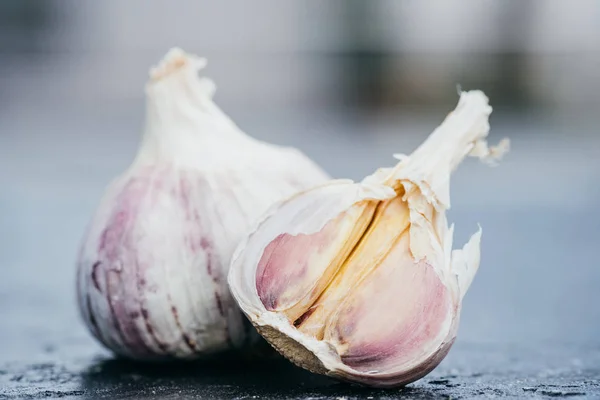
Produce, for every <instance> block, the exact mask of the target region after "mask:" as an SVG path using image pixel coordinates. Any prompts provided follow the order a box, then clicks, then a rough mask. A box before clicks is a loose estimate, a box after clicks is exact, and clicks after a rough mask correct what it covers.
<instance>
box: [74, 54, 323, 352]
mask: <svg viewBox="0 0 600 400" xmlns="http://www.w3.org/2000/svg"><path fill="white" fill-rule="evenodd" d="M205 65H206V61H205V60H204V59H202V58H198V57H196V56H193V55H190V54H186V53H184V52H183V51H182V50H180V49H172V50H171V51H169V52H168V54H167V55H166V56H165V58H164V59H163V60H162V62H161V63H160V64H159V65H158V66H157V67H155V68H153V69H152V70H151V71H150V80H149V82H148V83H147V86H146V98H147V105H146V124H145V130H144V133H143V137H142V141H141V144H140V147H139V149H138V152H137V156H136V157H135V160H134V161H133V163H132V164H131V166H130V167H129V168H128V169H127V170H126V171H125V172H124V173H122V174H121V175H120V176H119V177H117V178H116V179H115V180H114V181H113V182H112V183H111V184H110V185H109V186H108V188H107V189H106V192H105V194H104V197H103V198H102V200H101V201H100V204H99V206H98V209H97V211H96V213H95V215H94V217H93V219H92V222H91V224H90V226H89V228H88V231H87V233H86V235H85V237H84V239H83V243H82V246H81V250H80V254H79V257H78V262H77V268H78V271H77V292H78V303H79V309H80V311H81V314H82V316H83V319H84V321H85V323H86V325H87V327H88V328H89V329H90V331H91V332H92V333H93V335H94V336H95V337H96V338H97V339H98V340H99V341H100V342H101V343H103V344H104V345H105V346H106V347H108V348H109V349H111V350H113V351H114V352H115V353H117V354H119V355H122V356H126V357H130V358H135V359H161V358H197V357H201V356H204V355H208V354H211V353H215V352H219V351H223V350H228V349H234V348H240V347H242V346H245V345H247V344H250V343H251V342H252V341H253V340H255V339H256V338H259V337H258V335H256V334H255V333H254V330H253V329H252V328H251V326H250V324H248V323H247V320H246V318H245V317H244V316H243V314H242V313H241V312H240V311H239V309H238V308H237V306H236V304H235V302H234V301H233V299H232V297H231V295H230V293H229V290H228V287H227V283H226V274H227V270H228V267H229V261H230V258H231V255H232V253H233V251H234V249H235V246H236V245H237V243H238V242H239V241H240V239H241V238H242V237H243V235H244V234H245V233H246V231H247V230H248V229H249V228H250V227H251V224H253V223H254V222H255V220H256V219H257V218H258V217H259V216H260V215H261V214H263V213H264V212H265V211H266V210H267V208H268V207H269V206H270V205H271V204H272V203H273V202H274V201H276V200H279V199H281V198H283V197H286V196H289V195H291V194H293V193H296V192H297V191H299V190H301V189H305V188H308V187H311V186H313V185H314V184H317V183H321V182H324V181H325V180H326V179H328V177H327V175H326V174H325V173H324V172H323V171H322V170H321V169H319V167H317V166H316V165H315V164H314V163H313V162H312V161H310V160H309V159H308V158H307V157H306V156H304V155H303V154H302V153H301V152H299V151H298V150H296V149H293V148H284V147H278V146H274V145H270V144H267V143H263V142H260V141H257V140H255V139H252V138H250V137H249V136H247V135H246V134H244V133H243V132H242V131H241V130H240V129H239V128H238V127H237V126H236V125H235V124H234V123H233V122H232V121H231V120H230V119H229V118H228V117H227V116H226V115H225V114H224V113H223V112H222V111H221V110H220V109H219V108H218V107H217V106H216V105H215V103H213V101H212V96H213V94H214V91H215V86H214V84H213V83H212V82H211V81H210V80H208V79H206V78H200V77H199V76H198V71H199V70H201V69H202V68H203V67H204V66H205ZM253 335H254V336H253Z"/></svg>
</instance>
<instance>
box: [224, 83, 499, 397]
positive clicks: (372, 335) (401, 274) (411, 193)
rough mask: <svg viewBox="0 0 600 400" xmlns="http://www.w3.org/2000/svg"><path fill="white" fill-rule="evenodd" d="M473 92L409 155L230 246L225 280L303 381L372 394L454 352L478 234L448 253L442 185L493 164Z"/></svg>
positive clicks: (285, 211) (278, 207) (284, 206)
mask: <svg viewBox="0 0 600 400" xmlns="http://www.w3.org/2000/svg"><path fill="white" fill-rule="evenodd" d="M491 111H492V109H491V107H490V106H489V104H488V99H487V97H486V96H485V95H484V94H483V93H482V92H480V91H470V92H463V93H461V96H460V99H459V103H458V105H457V107H456V109H455V110H454V111H453V112H452V113H450V114H449V115H448V116H447V117H446V119H445V120H444V121H443V123H442V124H441V125H440V126H439V127H438V128H437V129H436V130H435V131H434V132H433V133H432V134H431V135H430V136H429V138H428V139H427V140H426V141H425V142H424V143H423V144H422V145H421V146H420V147H419V148H418V149H417V150H415V151H414V152H413V153H412V154H411V155H410V156H406V155H398V156H397V158H398V159H400V161H399V163H398V164H397V165H396V166H395V167H393V168H382V169H379V170H377V171H376V172H375V173H374V174H372V175H370V176H368V177H367V178H365V179H364V180H363V181H362V182H359V183H354V182H352V181H348V180H334V181H330V182H327V183H325V184H323V185H319V186H317V187H314V188H311V189H308V190H306V191H303V192H300V193H297V194H295V195H292V196H290V197H289V198H287V199H285V200H283V201H281V202H278V203H276V204H275V205H274V206H273V207H271V208H270V210H269V211H268V212H267V213H266V214H265V215H264V216H263V217H262V218H261V220H260V222H258V223H257V225H256V226H255V228H254V229H253V231H252V232H251V233H250V234H249V235H247V237H246V238H245V239H244V240H243V241H242V242H241V243H240V245H239V246H238V247H237V249H236V251H235V254H234V256H233V258H232V264H231V269H230V272H229V276H228V281H229V285H230V288H231V291H232V293H233V296H234V298H235V300H236V301H237V303H238V304H239V306H240V307H241V309H242V310H243V311H244V313H245V314H246V315H247V316H248V318H249V319H250V321H252V323H253V324H254V326H255V327H256V328H257V330H258V332H259V333H260V334H261V335H262V336H263V337H264V338H266V339H267V341H269V342H270V343H271V344H272V345H273V347H275V348H276V349H277V350H278V351H279V352H280V353H281V354H283V355H284V356H286V357H287V358H289V359H290V360H291V361H292V362H294V363H295V364H297V365H299V366H301V367H303V368H306V369H308V370H310V371H313V372H317V373H321V374H324V375H328V376H331V377H335V378H339V379H341V380H346V381H351V382H356V383H361V384H365V385H370V386H376V387H394V386H399V385H404V384H407V383H410V382H413V381H415V380H417V379H419V378H421V377H423V376H424V375H426V374H427V373H429V372H430V371H431V370H433V368H435V367H436V366H437V365H438V364H439V363H440V362H441V360H442V359H443V358H444V357H445V356H446V354H447V353H448V351H449V350H450V347H451V346H452V344H453V342H454V340H455V337H456V334H457V329H458V323H459V317H460V310H461V302H462V298H463V296H464V295H465V293H466V291H467V289H468V288H469V285H470V284H471V282H472V280H473V277H474V275H475V273H476V271H477V268H478V266H479V260H480V254H479V243H480V239H481V229H479V231H478V232H476V233H475V234H474V235H473V236H472V237H471V238H470V240H469V241H468V243H467V244H466V245H465V246H464V247H463V248H462V249H458V250H452V232H453V227H449V226H448V223H447V220H446V217H445V211H446V210H447V209H449V207H450V196H449V193H450V191H449V180H450V174H451V173H452V171H453V170H454V169H455V168H456V167H457V166H458V164H459V163H460V162H461V161H462V160H463V159H464V158H465V157H466V156H467V155H471V156H475V157H478V158H480V159H482V160H484V161H486V162H489V163H490V164H494V163H495V160H497V159H498V158H499V157H500V156H501V155H502V154H503V153H504V152H505V151H506V150H508V141H507V140H504V141H502V142H501V143H500V145H499V146H498V147H495V148H490V147H488V146H487V144H486V142H485V138H486V136H487V134H488V132H489V124H488V117H489V115H490V113H491Z"/></svg>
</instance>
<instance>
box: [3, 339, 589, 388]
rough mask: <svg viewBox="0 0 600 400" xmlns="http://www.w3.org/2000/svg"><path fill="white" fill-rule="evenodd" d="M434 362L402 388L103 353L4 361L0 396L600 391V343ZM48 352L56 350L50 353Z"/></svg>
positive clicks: (458, 351) (242, 365)
mask: <svg viewBox="0 0 600 400" xmlns="http://www.w3.org/2000/svg"><path fill="white" fill-rule="evenodd" d="M454 350H455V351H454V352H453V354H452V356H451V357H450V358H449V359H448V361H449V362H445V363H444V364H443V365H442V366H441V367H440V368H438V369H437V370H435V371H434V372H433V373H432V374H430V375H429V376H427V377H425V378H423V379H422V380H420V381H418V382H416V383H414V384H411V385H408V386H407V387H405V388H403V389H394V390H379V389H371V388H363V387H358V386H352V385H348V384H345V383H339V382H336V381H334V380H331V379H329V378H326V377H321V376H317V375H313V374H311V373H308V372H306V371H303V370H301V369H299V368H296V367H294V366H292V365H291V364H290V363H288V362H286V361H285V360H271V361H263V362H251V361H250V360H248V359H236V358H232V357H222V358H220V359H219V360H215V361H211V362H208V363H187V364H171V365H142V364H136V363H132V362H129V361H126V360H116V359H111V358H110V357H109V358H107V357H105V356H100V355H98V356H93V357H84V356H82V357H76V356H75V355H74V354H71V357H70V358H69V359H66V358H63V357H62V356H60V355H59V353H54V351H53V350H49V352H50V353H49V354H48V357H47V359H48V361H46V362H37V363H18V362H14V363H6V364H4V365H3V366H2V369H1V370H0V384H1V387H2V389H0V398H2V399H13V398H14V399H17V398H19V399H20V398H31V399H36V398H73V399H75V398H83V399H87V398H89V399H175V398H199V399H271V398H275V399H297V398H302V399H359V398H360V399H370V398H372V399H393V398H404V399H428V398H490V397H507V396H508V397H514V398H523V397H533V398H545V397H595V396H600V379H599V376H600V370H599V368H598V366H599V365H600V351H598V349H578V352H579V353H580V354H584V357H583V358H581V359H576V360H575V359H571V361H570V362H565V361H566V360H568V359H569V358H570V354H571V353H572V351H573V350H575V349H571V350H565V349H561V350H559V349H551V348H548V349H546V350H544V351H540V352H533V351H530V350H525V349H519V348H515V347H513V348H510V347H507V348H499V347H498V346H492V347H487V346H460V345H459V346H457V348H455V349H454ZM52 354H54V355H52Z"/></svg>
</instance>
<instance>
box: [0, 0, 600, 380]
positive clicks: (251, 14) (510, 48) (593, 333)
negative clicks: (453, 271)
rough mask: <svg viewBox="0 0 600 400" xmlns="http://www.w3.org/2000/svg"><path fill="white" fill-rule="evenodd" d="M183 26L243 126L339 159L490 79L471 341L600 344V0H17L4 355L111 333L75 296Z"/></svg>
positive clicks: (479, 173) (3, 134) (468, 214)
mask: <svg viewBox="0 0 600 400" xmlns="http://www.w3.org/2000/svg"><path fill="white" fill-rule="evenodd" d="M172 46H180V47H182V48H183V49H185V50H186V51H189V52H192V53H196V54H199V55H202V56H205V57H207V58H208V61H209V65H208V68H207V69H206V70H205V73H206V75H207V76H209V77H211V78H212V79H213V80H214V81H215V82H216V84H217V94H216V101H217V103H218V104H219V105H220V106H221V107H222V108H223V109H224V111H225V112H226V113H228V114H229V115H230V116H231V117H232V118H233V119H234V121H236V122H237V123H238V125H240V126H241V127H242V129H244V130H245V131H246V132H247V133H249V134H250V135H252V136H254V137H257V138H261V139H264V140H267V141H271V142H274V143H280V144H287V145H295V146H297V147H299V148H301V149H302V150H303V151H305V152H306V153H307V154H309V155H310V156H311V157H312V158H314V159H315V160H316V161H317V162H318V163H320V164H321V165H322V166H323V167H324V168H325V169H326V170H327V171H328V172H329V173H331V174H332V175H333V176H335V177H349V178H354V179H360V178H362V177H363V176H365V175H367V174H369V173H370V172H371V171H373V170H374V169H375V168H377V167H380V166H387V165H390V164H392V163H393V162H394V160H393V159H392V154H393V153H395V152H410V151H412V150H413V149H414V148H415V147H416V146H417V145H418V144H419V143H420V142H421V141H422V140H423V139H424V138H425V137H426V136H427V135H428V134H429V133H430V132H431V131H432V130H433V129H434V128H435V127H436V126H437V125H438V124H439V123H440V122H441V121H442V119H443V118H444V116H445V115H446V113H447V112H448V111H450V110H451V109H452V108H453V107H454V106H455V104H456V101H457V99H458V96H457V85H460V86H461V87H462V88H463V89H482V90H484V91H485V92H486V94H487V95H488V96H489V97H490V100H491V104H492V106H493V107H494V112H493V114H492V117H491V126H492V130H491V134H490V141H492V142H495V141H498V140H500V139H501V138H502V137H505V136H507V137H509V138H510V139H511V140H512V151H511V152H510V153H509V154H508V156H507V157H506V159H505V160H504V161H503V162H502V163H501V165H500V166H499V167H497V168H488V167H486V166H484V165H481V164H478V163H477V162H476V161H473V160H469V161H467V162H465V163H464V164H463V165H462V166H461V167H460V168H459V170H458V171H457V173H456V174H455V176H454V181H453V186H452V196H453V197H452V201H453V208H452V210H451V212H450V218H451V220H452V221H453V222H456V227H457V235H456V241H457V244H461V243H462V242H464V241H465V240H466V239H467V237H468V235H469V234H470V233H471V232H473V231H475V230H476V228H477V225H476V224H477V222H480V223H481V224H482V226H483V232H484V235H483V250H482V251H483V253H482V263H481V267H480V271H479V274H478V275H477V277H476V278H475V281H474V283H473V286H472V287H471V290H470V292H469V294H468V295H467V296H466V298H465V304H464V310H463V317H462V325H461V328H460V331H459V336H458V337H459V339H458V343H457V346H458V348H460V346H481V348H492V347H494V346H500V347H494V348H502V349H503V348H508V349H513V350H514V349H517V350H516V351H520V350H518V349H529V350H528V351H534V354H538V353H539V354H547V353H549V352H551V351H552V349H556V348H559V347H560V348H565V349H567V350H565V351H564V352H562V353H561V354H562V355H561V357H559V358H557V360H556V366H552V365H550V366H549V368H554V367H556V368H562V367H565V366H569V365H579V366H580V367H581V366H582V365H583V366H585V363H586V362H587V361H586V354H589V349H598V347H600V307H598V304H599V303H600V262H599V261H598V253H597V251H598V248H599V246H600V211H598V206H600V150H599V148H598V146H599V145H600V134H599V123H600V118H599V113H600V108H599V106H600V3H598V2H597V1H595V0H588V1H585V0H577V1H559V0H554V1H553V0H551V1H519V0H505V1H502V2H500V1H482V0H477V1H475V0H473V1H464V0H463V1H460V2H455V1H448V2H441V1H440V2H420V1H327V2H324V1H321V2H319V1H290V0H283V1H282V0H278V1H276V0H273V1H252V2H247V1H241V0H240V1H218V2H217V1H212V2H209V1H166V0H164V1H152V2H147V1H142V0H129V1H117V0H110V1H101V2H99V1H98V2H94V1H67V0H63V1H58V0H55V1H25V0H14V1H11V0H3V1H2V2H0V268H1V269H0V314H1V315H2V321H1V322H0V343H1V344H0V349H1V350H0V361H19V360H25V359H38V358H43V357H46V355H47V354H48V353H52V354H54V355H53V357H56V354H59V355H63V356H64V357H68V354H71V353H70V352H72V351H74V350H73V349H74V348H77V349H78V350H77V351H78V352H79V353H77V354H97V353H99V352H101V350H100V347H99V346H98V345H96V344H95V342H94V341H93V340H92V339H91V338H90V337H89V336H88V334H87V332H86V331H85V330H84V328H83V325H82V323H80V321H79V318H78V315H77V313H76V308H75V296H74V273H75V265H74V260H75V256H76V252H77V247H78V245H79V240H80V238H81V235H82V233H83V230H84V228H85V226H86V224H87V222H88V220H89V218H90V216H91V213H92V212H93V211H94V208H95V207H96V205H97V202H98V200H99V197H100V195H101V194H102V193H103V190H104V188H105V186H106V185H107V184H108V182H109V181H110V180H111V179H112V178H113V177H114V176H115V175H117V174H118V173H120V172H121V171H123V170H124V168H126V167H127V166H128V164H129V162H130V161H131V159H132V157H133V155H134V153H135V151H136V148H137V145H138V141H139V139H140V134H141V129H142V123H143V116H144V97H143V86H144V84H145V81H146V78H147V73H148V69H149V68H150V66H151V65H153V64H155V63H156V62H157V61H158V60H160V59H161V58H162V56H163V55H164V54H165V53H166V52H167V50H168V49H169V48H170V47H172ZM486 346H487V347H486ZM531 349H534V350H531ZM535 352H538V353H535ZM456 354H457V353H455V352H451V354H450V356H449V359H448V360H447V361H445V362H449V363H452V362H453V361H452V360H453V357H456Z"/></svg>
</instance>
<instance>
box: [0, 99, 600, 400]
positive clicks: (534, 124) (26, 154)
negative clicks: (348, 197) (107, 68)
mask: <svg viewBox="0 0 600 400" xmlns="http://www.w3.org/2000/svg"><path fill="white" fill-rule="evenodd" d="M136 104H137V103H136ZM48 110H49V111H48ZM48 110H46V112H40V113H38V114H37V115H36V118H35V119H31V118H28V117H27V115H25V114H21V115H19V114H18V113H17V114H15V113H11V112H7V113H5V114H4V115H3V117H2V120H1V123H0V133H1V134H0V179H1V180H0V184H1V187H2V191H0V221H1V225H0V227H1V230H0V238H1V239H2V240H1V241H0V262H1V269H0V315H2V318H1V319H0V399H4V398H7V399H12V398H74V399H75V398H110V399H121V398H131V399H136V398H140V399H141V398H157V399H158V398H160V399H174V398H190V397H195V398H206V399H229V398H236V399H242V398H244V399H264V398H282V399H287V398H289V399H292V398H304V399H344V398H346V399H352V398H366V399H369V398H373V399H378V398H400V397H402V398H415V399H420V398H431V397H443V398H449V397H451V398H477V397H479V398H489V397H506V396H508V397H514V398H523V397H533V398H546V397H567V396H573V397H575V396H580V397H595V396H598V397H600V308H599V307H598V304H599V303H600V290H598V288H599V287H600V268H598V267H599V264H598V255H597V254H598V251H597V247H598V239H599V238H600V212H599V211H598V209H597V204H599V200H600V190H599V189H598V188H599V187H600V161H599V160H598V157H597V154H598V153H597V151H598V150H597V149H598V144H600V142H599V138H598V137H597V133H596V131H595V130H594V128H593V126H594V125H593V124H589V125H585V124H583V123H582V122H581V121H579V122H578V123H579V125H578V126H577V129H572V128H573V127H572V126H568V125H567V124H562V125H561V124H556V123H554V122H553V121H552V120H549V121H546V120H533V121H532V120H531V119H529V120H528V121H519V120H515V119H514V118H511V117H510V116H509V117H506V118H504V119H503V118H496V119H495V120H493V122H492V127H493V135H492V138H491V140H497V139H499V138H500V137H502V136H511V137H513V150H512V151H511V153H510V154H509V156H508V157H507V158H506V160H505V161H504V162H503V164H502V165H501V166H500V167H498V168H492V169H489V168H487V167H485V166H482V165H479V164H477V163H476V162H475V161H469V162H467V163H465V165H463V166H461V168H460V169H459V170H458V172H457V174H456V176H455V180H454V183H453V188H452V190H453V197H452V202H453V208H452V210H451V213H450V219H451V220H452V221H454V222H456V224H457V225H456V228H457V230H456V241H457V243H462V242H463V241H464V240H465V239H466V238H467V237H468V234H469V233H471V232H472V231H474V230H475V229H476V226H477V225H476V224H477V222H480V223H481V224H482V226H483V232H484V234H483V250H482V252H483V253H482V254H483V257H482V264H481V268H480V272H479V273H478V275H477V276H476V278H475V281H474V283H473V285H472V287H471V289H470V292H469V293H468V294H467V296H466V297H465V302H464V309H463V313H462V320H461V326H460V329H459V334H458V340H457V342H456V344H455V346H454V348H453V349H452V350H451V352H450V354H449V356H448V357H447V358H446V359H445V360H444V362H443V363H442V364H441V365H440V366H439V367H438V368H437V369H436V370H434V371H433V372H432V373H431V374H430V375H428V376H426V377H425V378H423V379H421V380H420V381H418V382H416V383H414V384H411V385H409V386H408V387H406V388H404V389H400V390H390V391H381V390H371V389H363V388H357V387H352V386H349V385H346V384H342V383H337V382H335V381H333V380H330V379H328V378H325V377H319V376H315V375H312V374H310V373H307V372H305V371H302V370H299V369H297V368H295V367H293V366H292V365H291V364H289V363H287V362H285V361H271V362H265V363H262V364H259V365H256V364H250V363H248V361H246V360H235V359H225V358H223V359H220V360H218V361H214V362H210V363H204V364H186V365H168V366H140V365H135V364H132V363H128V362H125V361H120V360H114V359H112V357H111V355H110V354H109V353H108V352H106V351H104V350H103V349H102V348H101V347H100V346H99V345H97V344H96V343H95V342H94V340H93V339H92V338H91V337H90V336H89V335H88V333H87V332H86V330H85V329H84V327H83V326H82V323H81V322H80V320H79V318H78V316H77V313H76V309H75V303H74V299H75V296H74V292H73V289H74V259H75V254H76V251H77V245H78V242H79V239H80V236H81V234H82V232H83V229H84V227H85V225H86V224H87V221H88V219H89V216H90V214H91V212H92V211H93V209H94V207H95V206H96V203H97V201H98V198H99V196H100V195H101V193H102V191H103V188H104V186H105V185H106V184H107V183H108V181H109V180H110V179H111V178H112V177H113V176H114V175H116V174H117V173H118V172H120V171H121V170H123V169H124V168H125V167H126V166H127V163H128V161H129V160H130V159H131V157H132V153H133V151H134V150H135V146H136V143H137V140H138V137H139V136H138V131H139V127H140V123H139V121H140V120H141V109H140V108H135V109H129V110H125V111H122V112H120V111H115V110H112V111H104V112H103V113H101V112H97V111H96V110H93V111H92V110H79V111H77V112H73V107H72V108H71V109H70V110H69V111H67V110H64V109H61V108H56V109H52V108H51V107H50V108H48ZM73 115H76V116H77V118H70V117H69V116H73ZM436 115H437V114H436ZM237 117H238V120H239V121H240V122H241V124H242V126H244V127H246V128H247V130H249V131H250V132H252V133H253V134H254V135H255V136H258V137H261V138H264V139H267V140H272V141H277V142H280V143H291V144H297V145H298V146H300V147H302V148H303V149H304V150H305V151H306V152H308V153H309V154H310V155H311V156H312V157H314V158H315V159H316V160H317V161H318V162H320V163H321V164H322V165H323V166H324V167H325V168H326V169H327V170H328V171H330V172H331V173H332V174H333V175H335V176H340V177H342V176H343V177H351V178H360V177H362V176H363V175H365V174H367V173H369V171H371V170H372V169H374V168H376V167H378V166H381V165H389V164H390V163H391V162H393V160H392V158H391V153H394V152H397V151H410V150H411V149H412V148H414V146H415V145H416V144H418V142H419V141H420V140H422V139H423V138H424V136H425V135H427V134H428V133H429V132H430V130H431V129H432V128H433V127H435V124H436V123H437V122H438V121H439V118H437V117H436V116H433V117H431V119H428V118H425V119H424V120H423V121H421V122H419V121H417V120H410V119H409V120H406V119H405V120H402V121H401V122H398V121H396V120H394V121H389V123H387V122H385V121H384V120H380V119H378V120H377V122H373V121H371V122H364V123H359V124H357V123H356V121H353V122H344V121H343V119H335V118H330V117H323V118H321V119H319V118H314V116H312V117H311V118H307V117H305V116H299V117H296V118H295V119H294V118H292V117H290V118H289V119H284V120H282V121H279V122H277V121H271V122H270V124H269V125H268V126H266V125H264V124H262V125H261V124H259V123H257V122H255V121H254V120H253V119H252V118H250V117H248V116H244V115H243V114H238V115H237ZM294 121H295V122H294ZM361 131H367V132H369V134H367V135H359V133H360V132H361ZM398 131H406V132H418V134H415V135H408V136H407V135H404V136H399V135H398V134H397V132H398ZM517 131H524V132H525V133H523V132H520V133H519V135H513V133H514V132H517ZM573 132H576V133H573ZM317 137H318V138H319V140H316V139H317Z"/></svg>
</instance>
